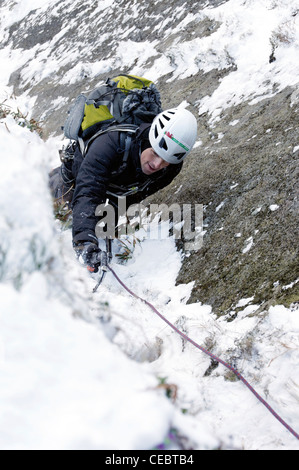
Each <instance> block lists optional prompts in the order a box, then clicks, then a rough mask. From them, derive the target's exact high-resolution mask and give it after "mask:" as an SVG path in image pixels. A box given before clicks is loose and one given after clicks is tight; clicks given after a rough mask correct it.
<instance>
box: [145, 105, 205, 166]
mask: <svg viewBox="0 0 299 470" xmlns="http://www.w3.org/2000/svg"><path fill="white" fill-rule="evenodd" d="M196 135H197V122H196V118H195V117H194V116H193V114H192V113H190V111H188V110H187V109H185V108H174V109H168V110H166V111H163V112H162V113H160V114H158V116H156V117H155V119H154V121H153V123H152V125H151V128H150V132H149V141H150V144H151V146H152V148H153V149H154V151H155V152H156V153H157V155H159V157H161V158H163V160H165V161H166V162H168V163H174V164H176V163H181V162H182V161H183V160H184V158H185V157H186V156H187V155H188V153H189V152H190V151H191V149H192V147H193V145H194V144H195V141H196Z"/></svg>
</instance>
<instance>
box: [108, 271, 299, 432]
mask: <svg viewBox="0 0 299 470" xmlns="http://www.w3.org/2000/svg"><path fill="white" fill-rule="evenodd" d="M108 268H109V269H110V271H111V272H112V274H113V276H114V277H115V279H116V280H117V281H118V282H119V283H120V285H121V286H122V287H123V288H124V289H125V290H126V291H127V292H128V293H129V294H130V295H132V296H133V297H135V299H138V300H141V302H143V303H145V304H146V305H148V307H150V308H151V309H152V310H153V311H154V312H155V313H156V314H157V315H158V316H159V317H160V318H161V319H162V320H163V321H164V322H165V323H167V325H168V326H170V328H172V329H173V330H174V331H175V332H176V333H178V334H179V335H180V336H181V337H182V338H183V339H184V340H186V341H188V342H189V343H191V344H193V346H195V347H196V348H198V349H200V350H201V351H202V352H203V353H205V354H207V355H208V356H210V357H211V358H212V359H213V360H214V361H216V362H218V363H220V364H222V365H223V366H224V367H226V368H227V369H229V370H230V371H232V372H233V373H234V374H235V375H236V376H237V377H238V379H239V380H241V381H242V382H243V383H244V384H245V385H246V387H247V388H249V390H250V391H251V392H252V393H253V394H254V395H255V397H256V398H257V399H258V400H259V401H260V402H261V403H262V404H263V405H264V406H265V407H266V408H267V409H268V410H269V411H270V413H271V414H272V415H273V416H274V417H275V418H276V419H277V420H278V421H279V422H280V423H281V424H282V425H283V426H284V427H285V428H286V429H287V430H288V431H289V432H290V433H291V434H293V436H294V437H295V438H296V439H298V440H299V434H298V433H297V432H295V431H294V429H292V428H291V426H289V425H288V424H287V423H286V422H285V421H284V420H283V419H282V418H281V417H280V416H279V415H278V414H277V413H276V411H274V410H273V408H272V407H271V406H270V405H269V404H268V403H267V402H266V401H265V400H264V399H263V398H262V397H261V395H259V394H258V393H257V392H256V391H255V389H254V388H253V387H252V386H251V385H250V384H249V383H248V382H247V380H246V379H244V377H243V376H242V375H241V374H240V372H238V371H237V370H236V369H235V368H234V367H233V366H231V365H230V364H228V363H227V362H225V361H223V360H222V359H220V358H219V357H217V356H215V354H212V353H211V352H209V351H207V350H206V349H205V348H203V347H202V346H200V345H199V344H197V343H196V342H195V341H193V339H191V338H189V336H187V335H186V334H185V333H183V332H182V331H180V330H179V329H178V328H177V327H176V326H174V325H173V324H172V323H171V322H170V321H168V320H167V318H165V317H164V316H163V315H162V314H161V313H160V312H159V311H158V310H157V309H156V308H155V307H154V306H153V305H152V304H151V303H150V302H148V301H147V300H145V299H143V298H142V297H139V296H138V295H137V294H135V293H134V292H133V291H132V290H131V289H129V288H128V287H127V286H126V285H125V284H124V282H123V281H122V280H121V279H120V278H119V277H118V276H117V274H116V273H115V272H114V271H113V269H112V268H111V267H110V266H109V265H108Z"/></svg>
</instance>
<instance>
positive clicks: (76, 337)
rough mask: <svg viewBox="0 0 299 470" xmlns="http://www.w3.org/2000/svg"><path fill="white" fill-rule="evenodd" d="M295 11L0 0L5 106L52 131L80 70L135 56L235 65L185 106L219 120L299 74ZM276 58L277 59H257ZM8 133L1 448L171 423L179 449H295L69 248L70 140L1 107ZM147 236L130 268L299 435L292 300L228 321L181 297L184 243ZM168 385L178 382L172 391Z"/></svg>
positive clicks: (244, 304)
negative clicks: (63, 184)
mask: <svg viewBox="0 0 299 470" xmlns="http://www.w3.org/2000/svg"><path fill="white" fill-rule="evenodd" d="M191 4H192V5H191ZM197 4H198V5H197ZM196 6H198V7H200V8H198V9H197V8H196ZM119 11H121V13H119ZM86 12H88V21H87V19H86V18H87V13H86ZM187 12H188V14H187ZM297 12H298V14H297ZM116 13H119V14H120V18H119V23H117V24H116V23H115V18H116ZM25 18H26V22H25V21H24V19H25ZM132 18H133V19H135V23H134V26H132ZM206 18H209V19H210V21H211V23H208V24H210V25H211V24H213V25H216V22H218V23H219V25H220V26H219V27H217V28H216V26H214V27H213V28H214V29H213V28H212V27H211V30H210V31H209V34H206V35H205V36H204V38H203V39H199V37H198V36H197V30H196V25H202V23H201V20H203V21H206ZM298 18H299V4H298V2H297V1H296V2H294V1H292V2H291V1H287V0H285V1H283V0H280V1H270V0H269V1H266V0H263V1H256V0H251V1H249V0H248V1H244V2H242V4H240V2H237V1H235V0H230V1H227V2H217V1H215V2H213V1H207V2H197V3H195V4H194V2H185V3H184V2H170V3H169V5H168V6H167V8H166V9H165V5H164V4H162V2H154V3H153V2H152V3H151V6H150V4H149V3H143V2H137V1H131V2H126V7H124V4H123V2H117V1H112V0H110V1H109V0H104V1H97V2H95V1H92V0H87V1H85V2H81V1H79V0H77V1H74V0H73V1H67V0H64V1H57V0H48V1H44V0H34V1H33V0H28V1H25V0H22V1H15V2H10V1H3V2H2V3H1V32H2V34H3V41H2V46H3V47H2V49H1V50H0V58H1V64H3V66H2V67H1V72H0V96H1V98H2V101H3V100H4V99H6V104H7V105H9V106H11V108H10V109H13V110H17V108H18V107H19V108H20V109H21V110H22V112H23V113H26V112H28V113H29V116H31V115H33V116H35V112H37V111H39V112H40V115H39V117H43V118H44V119H45V122H46V121H47V119H52V123H53V122H54V121H55V120H56V126H57V122H59V120H58V121H57V117H55V116H57V115H55V113H54V110H56V109H57V108H60V106H61V105H65V103H66V101H67V100H69V98H70V91H72V93H74V94H75V91H76V89H77V88H78V91H81V88H80V87H81V85H82V79H83V81H84V83H86V84H87V83H96V82H97V81H100V80H102V78H103V74H106V73H107V72H110V71H115V70H118V69H123V68H125V69H128V68H129V69H130V71H131V73H135V74H140V75H142V74H146V75H148V76H150V78H152V79H155V80H156V79H159V78H161V77H164V78H165V80H168V81H169V82H171V81H173V80H174V79H178V81H179V80H180V79H181V80H182V79H184V78H186V77H190V76H191V75H192V74H193V73H195V71H196V70H197V68H201V69H202V70H205V71H208V70H210V69H211V68H213V67H218V68H219V69H221V68H223V69H228V70H229V72H230V73H228V74H227V75H226V76H225V77H224V78H223V80H221V82H220V83H219V86H218V87H217V89H216V90H215V92H214V93H212V94H211V95H210V96H206V97H204V98H203V99H201V100H198V102H196V100H195V101H194V102H192V105H193V106H196V108H197V109H198V112H199V113H204V112H208V113H209V118H210V125H211V126H213V123H215V122H217V121H218V120H219V119H220V118H221V111H222V110H223V109H225V108H226V107H227V106H229V105H231V104H238V103H240V102H242V100H244V99H248V98H249V97H250V98H251V99H252V100H253V102H254V100H258V99H260V97H262V96H265V95H270V94H272V93H275V92H277V91H279V90H280V89H282V88H284V87H285V86H288V85H294V84H295V83H297V81H298V65H296V60H295V57H297V56H296V54H297V51H298V43H299V37H298V28H297V27H296V26H297V24H298V23H297V22H298ZM78 19H81V20H82V21H81V23H80V28H79V27H78ZM214 22H215V23H214ZM248 23H249V24H250V27H248ZM103 24H105V28H103V29H100V31H101V34H95V32H96V31H98V30H99V25H100V26H101V28H102V25H103ZM205 24H206V23H205ZM191 25H192V28H191ZM188 26H190V30H188ZM201 27H202V26H201ZM9 28H10V29H9ZM55 28H56V29H55ZM88 28H90V29H89V30H88ZM199 29H200V28H199ZM74 30H76V32H77V34H76V41H75V40H74V39H73V40H72V41H70V40H69V38H70V37H72V38H74V33H73V32H74ZM86 31H93V37H91V35H90V34H89V33H87V32H86ZM192 31H195V33H194V34H193V36H194V38H193V37H192V36H190V35H191V34H192ZM200 31H201V30H200ZM70 32H72V35H71V36H70ZM111 37H112V38H113V41H114V42H113V44H112V47H110V44H111ZM269 37H271V38H272V46H271V43H269ZM132 44H133V45H134V48H135V49H134V50H135V52H134V53H131V52H130V53H129V52H128V51H129V50H131V49H129V46H131V45H132ZM108 45H109V47H110V48H111V51H110V53H109V54H107V55H103V51H107V50H108ZM91 46H92V47H91ZM100 51H102V52H100ZM272 52H273V53H274V54H275V55H276V56H277V57H279V58H280V60H279V61H277V66H276V65H275V63H274V66H272V68H271V69H270V66H269V67H267V66H264V65H263V67H262V65H261V64H264V63H265V58H268V56H270V54H271V53H272ZM82 56H84V60H82ZM290 63H292V67H290V66H289V64H290ZM272 65H273V64H272ZM11 74H13V75H11ZM244 77H246V86H245V85H244V81H245V80H244ZM13 85H14V86H15V91H17V92H18V93H19V96H17V97H16V98H14V97H11V92H12V86H13ZM79 88H80V89H79ZM47 100H48V106H46V105H45V103H46V102H47ZM42 109H44V111H43V112H41V110H42ZM43 113H44V114H43ZM51 114H54V118H52V117H51ZM50 127H51V132H54V126H53V125H51V126H50ZM51 132H50V133H51ZM57 132H58V131H57ZM0 137H1V142H2V144H1V157H0V167H1V183H0V205H1V215H0V227H1V240H0V261H1V265H0V280H1V284H0V296H1V297H0V298H1V303H0V305H1V308H0V321H1V326H0V448H1V449H130V450H138V449H153V448H155V447H156V446H158V445H159V444H161V443H162V442H163V441H164V440H165V439H166V438H167V436H169V433H170V430H171V429H175V430H176V433H177V434H176V436H177V438H176V440H175V441H173V444H172V446H173V448H174V449H182V448H191V449H195V450H199V449H215V448H222V449H230V448H233V449H248V450H253V449H267V450H268V449H279V450H285V449H296V450H298V449H299V446H298V441H296V439H295V438H294V437H293V436H292V435H291V434H290V433H289V432H288V431H287V430H286V429H285V428H284V427H283V426H282V425H281V424H280V423H279V422H278V421H277V420H275V419H274V417H273V416H272V415H271V414H270V413H269V412H268V410H267V409H266V408H265V407H263V406H262V404H261V403H259V402H258V400H257V399H256V398H255V397H254V396H253V395H252V394H251V393H250V391H249V390H248V389H246V387H244V385H243V384H242V383H241V382H238V381H235V380H234V377H232V375H231V374H230V373H229V372H228V371H227V370H226V369H225V368H224V367H223V366H218V367H216V365H215V364H211V361H210V359H209V358H208V356H205V355H204V354H203V353H202V352H200V351H198V350H197V349H195V348H194V347H193V346H192V345H191V344H188V343H187V344H185V343H184V342H182V340H181V338H180V337H179V336H177V335H176V334H175V333H174V332H173V331H172V330H171V329H170V328H169V327H168V326H167V325H166V324H164V323H163V322H162V321H161V319H160V318H158V317H156V316H155V315H154V313H153V312H152V311H151V310H149V309H148V308H147V306H146V305H144V304H142V303H141V302H139V301H137V300H136V299H133V298H131V297H130V296H129V295H128V294H127V293H126V292H125V291H124V290H123V289H122V288H121V286H120V285H119V284H118V283H117V282H116V280H115V279H114V278H113V277H112V275H111V274H108V275H107V276H106V278H105V282H104V284H103V285H102V286H101V288H100V289H99V290H98V291H97V292H96V293H95V294H93V293H92V289H93V287H94V285H95V282H96V277H95V278H92V277H89V275H88V274H87V272H86V271H85V269H84V268H83V267H82V266H80V265H79V264H78V263H77V261H76V260H75V258H74V254H73V250H72V247H71V234H70V231H69V230H62V229H61V226H60V224H59V223H58V222H57V221H56V220H55V219H54V216H53V212H52V201H51V198H50V195H49V192H48V187H47V173H48V170H49V169H50V168H51V167H52V165H54V164H56V163H57V162H58V157H57V149H58V148H59V147H60V146H61V136H56V137H55V136H54V135H53V136H52V137H51V138H49V139H48V140H47V141H46V142H45V141H42V140H41V139H40V137H38V135H37V134H35V133H32V132H30V131H29V130H28V129H27V128H26V127H21V126H20V125H17V123H16V122H15V119H13V117H12V115H11V114H9V113H8V115H7V117H6V118H2V119H1V121H0ZM273 209H274V208H273ZM138 236H139V237H140V239H141V242H140V243H137V245H136V248H135V250H134V252H133V254H132V258H131V259H130V260H129V261H128V262H127V263H125V264H118V263H117V259H116V258H114V260H113V266H114V269H115V270H116V272H117V273H118V275H119V276H120V277H121V279H122V280H124V281H125V282H126V284H127V285H128V286H129V287H130V288H131V289H132V290H134V292H136V293H137V294H138V295H140V296H141V297H144V298H146V299H147V300H149V301H151V302H152V303H153V304H154V305H155V306H156V307H157V308H158V309H159V310H160V311H161V312H162V313H163V314H164V315H165V316H166V317H167V318H168V319H169V320H170V321H171V322H173V323H175V324H176V325H177V326H178V327H179V328H180V329H182V331H184V332H186V333H187V334H188V335H190V337H191V338H193V339H194V340H195V341H197V342H198V343H199V344H202V345H203V346H205V347H207V349H209V350H212V351H213V353H214V354H217V355H219V356H220V357H221V358H222V359H224V360H227V361H228V362H230V363H232V364H233V365H234V366H236V367H237V368H238V370H240V372H242V374H243V375H244V376H245V377H246V378H247V379H248V380H249V382H250V383H251V384H252V385H253V386H254V387H255V388H256V390H257V391H258V392H259V393H261V394H262V395H263V396H264V397H265V398H266V399H267V400H268V402H269V403H270V405H271V406H273V408H274V409H275V410H276V411H277V412H278V413H279V414H280V415H281V416H282V418H283V419H285V420H286V421H287V422H288V423H289V424H290V425H291V426H292V427H294V428H295V429H296V430H297V432H298V427H299V411H298V402H299V382H298V377H299V374H298V368H299V353H298V351H299V348H298V332H299V320H298V309H296V305H294V306H293V307H291V308H289V309H287V308H285V307H283V306H281V305H277V306H274V307H271V308H270V309H268V310H266V311H262V312H260V313H258V314H256V315H254V314H255V312H257V310H258V309H259V305H256V304H254V303H253V302H252V299H251V298H244V299H242V301H241V302H239V303H236V306H235V311H234V321H231V320H232V317H231V316H230V315H227V316H226V317H222V318H218V317H217V316H216V315H215V313H214V312H213V310H212V308H211V307H210V306H209V305H202V304H201V303H194V304H188V303H187V301H188V298H189V296H190V293H191V290H192V287H193V283H192V282H190V283H189V284H181V285H178V286H177V285H176V277H177V274H178V272H179V270H180V266H181V261H182V254H181V253H180V252H178V251H177V250H176V247H175V243H174V241H173V240H171V239H163V240H151V239H146V238H145V239H144V240H143V233H140V234H139V235H138ZM283 288H284V289H289V288H290V286H283ZM161 383H162V385H163V386H161ZM159 385H160V386H159ZM165 386H168V390H175V392H176V393H175V396H174V394H172V397H171V399H168V398H166V395H165Z"/></svg>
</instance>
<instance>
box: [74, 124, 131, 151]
mask: <svg viewBox="0 0 299 470" xmlns="http://www.w3.org/2000/svg"><path fill="white" fill-rule="evenodd" d="M137 129H138V126H136V125H134V124H120V125H116V126H109V127H108V128H106V129H102V130H100V131H98V132H96V133H95V134H94V135H93V136H92V137H91V138H90V139H89V140H88V141H87V142H83V140H82V139H81V141H82V142H81V143H80V142H79V145H80V150H81V153H82V155H83V158H84V157H85V156H86V153H87V150H88V147H89V146H90V144H91V143H92V142H93V141H94V140H95V139H96V138H97V137H99V136H100V135H103V134H107V132H121V133H124V134H127V136H130V140H132V138H133V136H134V135H135V134H136V132H137ZM81 144H82V145H84V147H83V151H82V148H81ZM129 150H130V148H129V149H128V154H129ZM125 153H126V148H125Z"/></svg>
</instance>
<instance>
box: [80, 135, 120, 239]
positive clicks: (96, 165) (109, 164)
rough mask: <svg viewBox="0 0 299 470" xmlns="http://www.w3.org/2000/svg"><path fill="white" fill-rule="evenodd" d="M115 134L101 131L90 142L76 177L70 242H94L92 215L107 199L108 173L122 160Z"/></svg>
mask: <svg viewBox="0 0 299 470" xmlns="http://www.w3.org/2000/svg"><path fill="white" fill-rule="evenodd" d="M120 151H121V149H119V145H118V138H117V135H116V133H114V134H113V137H112V135H111V134H104V135H103V136H100V137H98V138H97V139H96V140H95V141H94V142H92V144H91V145H90V147H89V149H88V151H87V154H86V156H85V158H84V159H83V161H82V164H81V166H80V169H79V171H78V174H77V177H76V187H75V191H74V197H73V203H72V209H73V244H74V245H76V244H77V243H82V242H87V241H91V242H92V241H94V242H96V241H97V238H96V235H95V227H96V224H97V222H98V221H99V218H98V217H97V216H96V215H95V212H96V208H97V206H98V205H99V204H102V203H104V202H105V201H106V191H107V187H108V184H109V180H110V175H111V172H112V170H113V168H114V167H115V165H117V163H118V162H119V161H121V156H120Z"/></svg>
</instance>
